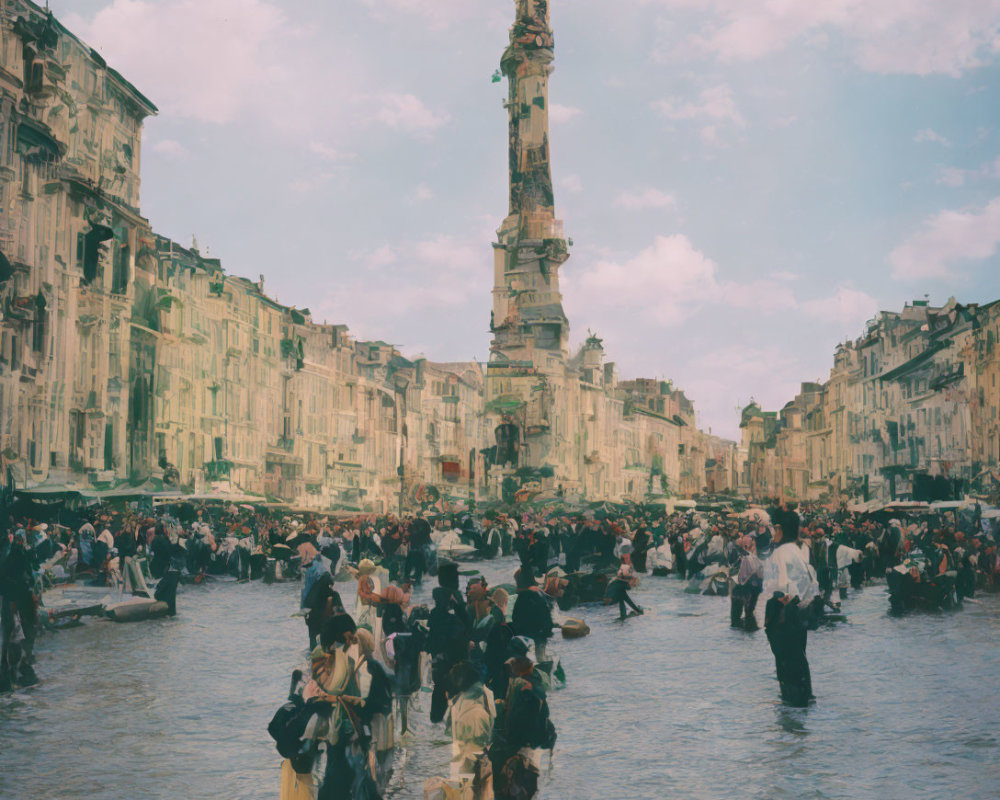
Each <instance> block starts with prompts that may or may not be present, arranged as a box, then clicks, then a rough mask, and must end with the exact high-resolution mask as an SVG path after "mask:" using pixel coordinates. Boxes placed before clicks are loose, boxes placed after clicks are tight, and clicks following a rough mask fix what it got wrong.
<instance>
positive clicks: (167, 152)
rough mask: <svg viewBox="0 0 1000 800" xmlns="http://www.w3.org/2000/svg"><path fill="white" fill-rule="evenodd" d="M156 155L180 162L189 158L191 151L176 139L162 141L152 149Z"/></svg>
mask: <svg viewBox="0 0 1000 800" xmlns="http://www.w3.org/2000/svg"><path fill="white" fill-rule="evenodd" d="M149 149H151V150H152V151H153V152H154V153H158V154H159V155H161V156H164V157H165V158H168V159H170V160H172V161H180V160H182V159H184V158H187V157H188V156H189V155H190V154H191V153H190V151H189V150H188V149H187V148H186V147H185V146H184V145H182V144H181V143H180V142H178V141H177V140H176V139H161V140H160V141H158V142H156V143H155V144H153V145H151V146H150V148H149Z"/></svg>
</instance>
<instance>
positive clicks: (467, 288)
mask: <svg viewBox="0 0 1000 800" xmlns="http://www.w3.org/2000/svg"><path fill="white" fill-rule="evenodd" d="M491 238H495V232H494V231H492V230H482V231H480V230H478V226H476V231H475V232H474V233H472V234H470V235H467V236H463V237H458V236H451V235H444V234H442V235H438V236H432V237H429V238H426V239H422V240H419V241H417V242H413V243H403V244H395V243H384V244H382V245H380V246H378V247H376V248H373V249H371V250H366V251H360V252H354V253H351V254H350V255H349V257H350V259H351V261H352V262H354V264H355V265H356V268H355V269H353V270H352V272H351V274H352V275H354V277H353V278H350V279H348V280H346V281H344V280H342V281H339V282H338V285H337V290H336V291H335V293H334V294H332V295H330V296H329V297H327V298H326V299H325V300H323V301H322V302H320V303H319V304H318V308H319V310H320V318H325V319H330V320H336V321H340V322H343V323H346V324H348V325H350V327H351V329H352V330H354V331H355V333H357V334H358V335H359V336H361V337H379V338H384V337H386V336H399V337H402V338H412V337H405V336H404V334H405V333H406V331H409V330H412V329H413V328H414V327H415V326H417V325H418V324H420V322H421V321H425V320H427V319H436V320H438V322H439V323H440V324H447V320H448V318H449V317H451V316H454V315H455V314H456V313H461V310H463V309H465V308H466V307H467V306H468V305H469V304H470V302H471V299H472V298H473V297H475V296H476V295H477V293H480V292H481V290H482V287H481V286H479V285H478V284H477V282H476V281H471V280H469V275H470V274H472V273H475V272H480V273H482V274H488V272H489V264H490V262H491V258H492V254H491V252H490V241H491ZM484 309H485V313H488V307H484ZM484 330H485V325H484ZM402 338H401V339H400V340H401V341H402Z"/></svg>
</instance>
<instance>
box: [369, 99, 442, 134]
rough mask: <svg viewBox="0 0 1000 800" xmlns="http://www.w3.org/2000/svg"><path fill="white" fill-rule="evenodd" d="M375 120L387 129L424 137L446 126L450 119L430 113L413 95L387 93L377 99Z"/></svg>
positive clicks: (439, 114)
mask: <svg viewBox="0 0 1000 800" xmlns="http://www.w3.org/2000/svg"><path fill="white" fill-rule="evenodd" d="M375 119H376V120H378V121H379V122H380V123H382V124H383V125H386V126H388V127H389V128H394V129H396V130H401V131H405V132H407V133H415V134H424V135H426V134H428V133H431V132H432V131H435V130H437V129H438V128H440V127H441V126H442V125H444V124H446V123H447V122H448V121H449V119H450V117H449V116H448V115H447V114H445V113H438V112H434V111H432V110H431V109H429V108H428V107H427V106H426V105H425V104H424V102H423V100H421V99H420V98H419V97H417V96H416V95H414V94H395V93H392V92H387V93H385V94H383V95H382V96H381V97H380V98H379V102H378V108H377V109H376V111H375Z"/></svg>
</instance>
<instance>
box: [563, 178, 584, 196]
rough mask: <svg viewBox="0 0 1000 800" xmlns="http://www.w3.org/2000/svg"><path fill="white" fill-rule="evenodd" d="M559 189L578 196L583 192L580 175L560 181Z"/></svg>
mask: <svg viewBox="0 0 1000 800" xmlns="http://www.w3.org/2000/svg"><path fill="white" fill-rule="evenodd" d="M559 187H560V188H561V189H565V190H566V191H567V192H569V193H570V194H578V193H580V192H582V191H583V181H581V180H580V176H579V175H567V176H566V177H565V178H563V179H561V180H560V181H559Z"/></svg>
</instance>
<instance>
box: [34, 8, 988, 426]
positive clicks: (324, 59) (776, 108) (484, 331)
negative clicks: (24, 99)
mask: <svg viewBox="0 0 1000 800" xmlns="http://www.w3.org/2000/svg"><path fill="white" fill-rule="evenodd" d="M50 5H51V8H52V10H53V11H54V12H55V14H56V15H57V16H58V17H59V18H60V19H61V20H62V21H63V22H64V24H66V25H67V27H69V28H70V29H71V30H72V31H74V33H76V34H77V35H79V36H80V37H81V38H82V39H83V40H84V41H86V42H87V43H88V44H90V45H92V46H94V47H96V48H97V49H98V50H99V51H100V52H101V54H102V55H103V56H104V57H105V58H106V59H107V60H108V62H109V64H110V65H111V66H113V67H115V68H116V69H118V70H119V71H120V72H121V73H122V74H123V75H124V76H125V77H126V78H128V79H129V80H131V81H132V82H133V83H134V84H135V85H136V86H137V87H138V88H139V89H140V90H141V91H142V92H143V93H144V94H146V95H147V96H148V97H149V98H150V99H151V100H152V101H153V102H154V103H155V104H156V105H157V106H158V107H159V109H160V110H159V114H158V115H157V116H156V117H153V118H151V119H149V120H148V121H147V122H146V125H145V129H144V135H143V148H142V201H141V206H142V211H143V214H144V215H145V216H146V217H147V218H148V219H149V220H150V222H151V223H152V225H153V228H154V230H156V231H157V232H159V233H161V234H163V235H166V236H170V237H172V238H174V239H175V240H177V241H178V242H180V243H182V244H185V245H188V244H190V243H191V237H192V235H194V236H196V237H197V240H198V243H199V245H200V248H201V251H202V253H203V254H204V253H206V252H207V253H208V254H209V255H211V256H213V257H216V258H221V259H222V262H223V266H224V267H225V268H226V270H227V271H228V272H230V273H233V274H237V275H243V276H246V277H250V278H253V279H256V278H257V277H258V275H263V276H264V280H265V291H266V292H267V293H269V294H271V295H272V296H276V297H277V298H278V299H279V300H280V301H281V302H282V303H285V304H288V305H295V306H297V307H299V308H309V309H310V310H311V311H312V314H313V318H314V319H315V320H317V321H327V322H330V323H339V324H347V325H348V326H349V327H350V329H351V330H352V332H353V333H354V334H355V335H356V336H358V337H359V338H369V339H382V340H385V341H388V342H392V343H393V344H396V345H398V346H400V347H401V349H402V350H403V352H404V353H406V354H407V355H409V356H411V357H412V356H416V355H424V356H426V357H428V358H430V359H432V360H439V361H450V360H469V359H478V360H485V359H486V358H487V357H488V352H489V351H488V346H489V332H488V328H489V313H490V307H491V299H490V290H491V288H492V264H493V253H492V248H491V246H490V245H491V242H492V241H494V240H495V231H496V229H497V227H498V226H499V224H500V222H501V221H502V219H503V217H504V216H505V215H506V212H507V173H506V165H507V154H506V147H507V121H506V111H505V110H504V108H503V105H502V103H503V100H504V96H505V91H506V82H502V83H493V82H492V81H491V76H492V75H493V73H494V71H495V70H496V69H497V68H498V67H499V61H500V55H501V53H502V52H503V49H504V47H505V46H506V43H507V36H508V33H507V31H508V28H509V25H510V23H511V21H512V19H513V13H514V2H513V0H295V2H292V1H291V0H112V1H110V2H109V0H51V3H50ZM550 5H551V9H552V25H553V28H554V31H555V42H556V50H555V56H556V60H555V64H554V66H555V72H554V74H553V76H552V78H551V81H550V98H549V99H550V112H551V117H552V123H551V124H552V130H551V136H550V141H551V145H552V171H553V181H554V185H555V195H556V211H557V216H558V217H559V218H561V219H562V220H564V222H565V227H566V234H567V236H568V237H570V238H571V239H572V240H573V245H572V248H571V257H570V260H569V261H568V262H567V263H566V264H565V265H564V266H563V268H562V271H561V281H562V289H563V295H564V308H565V310H566V313H567V315H568V317H569V319H570V325H571V341H572V342H573V343H574V344H579V343H582V341H583V339H584V338H586V336H587V333H588V330H592V331H594V332H595V333H597V334H598V335H599V336H600V337H601V338H603V340H604V345H605V350H606V355H607V358H608V360H610V361H614V362H615V363H616V364H617V366H618V371H619V375H620V376H621V377H623V378H629V377H640V376H641V377H652V378H662V379H670V380H672V381H673V383H674V385H675V386H677V387H678V388H681V389H683V390H684V391H685V392H686V394H687V395H688V396H689V397H690V398H691V399H692V400H693V401H694V403H695V407H696V409H697V411H698V423H699V425H700V426H701V427H703V428H705V429H709V428H710V429H711V430H712V432H713V433H716V434H719V435H724V436H728V437H730V438H738V423H739V413H738V408H739V407H740V406H742V405H745V404H746V403H747V402H749V401H750V399H751V398H753V399H755V400H756V401H757V402H758V403H761V404H762V405H763V406H764V407H765V408H769V409H776V408H780V407H781V406H782V405H784V404H785V403H786V402H787V401H788V400H790V399H791V398H792V397H793V396H794V395H795V393H796V391H797V390H798V386H799V384H800V383H801V382H803V381H815V380H824V379H825V378H826V377H827V376H828V374H829V369H830V366H831V364H832V356H833V351H834V348H835V347H836V345H837V344H838V343H839V342H842V341H845V340H847V339H854V338H857V337H858V336H860V335H861V334H862V332H863V330H864V326H865V323H866V321H867V320H869V319H871V318H872V317H873V316H874V315H875V314H876V312H877V311H878V310H879V309H886V310H899V309H901V308H902V307H903V305H904V303H907V302H912V301H913V300H923V299H925V298H927V299H929V300H930V301H931V303H936V304H937V303H943V302H945V301H946V300H947V299H948V298H949V297H951V296H954V297H955V298H956V299H957V300H958V301H959V302H966V303H970V302H980V303H981V302H988V301H990V300H995V299H1000V254H998V251H1000V0H810V2H808V3H804V2H795V0H615V2H608V1H607V0H600V2H599V0H552V2H551V4H550Z"/></svg>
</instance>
